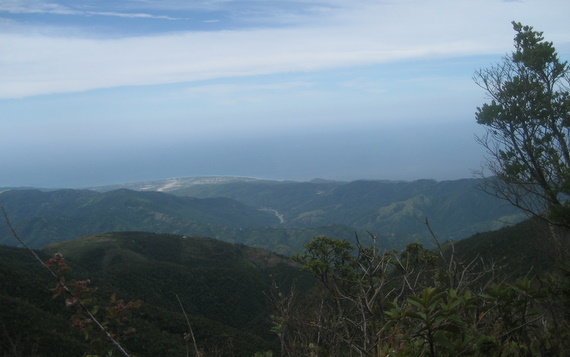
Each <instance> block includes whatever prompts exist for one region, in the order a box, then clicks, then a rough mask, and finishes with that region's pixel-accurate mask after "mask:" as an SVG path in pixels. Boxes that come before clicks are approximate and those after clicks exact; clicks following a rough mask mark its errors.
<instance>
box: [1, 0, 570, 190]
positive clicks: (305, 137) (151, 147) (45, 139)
mask: <svg viewBox="0 0 570 357" xmlns="http://www.w3.org/2000/svg"><path fill="white" fill-rule="evenodd" d="M569 13H570V1H567V0H520V1H514V0H511V1H505V0H249V1H241V0H205V1H202V0H193V1H182V0H112V1H111V0H85V1H83V0H67V1H57V0H54V1H47V0H46V1H44V0H0V163H1V167H0V187H18V186H32V187H45V188H62V187H68V188H82V187H90V186H99V185H106V184H117V183H125V182H137V181H147V180H158V179H165V178H172V177H192V176H216V175H230V176H247V177H257V178H265V179H277V180H295V181H307V180H311V179H313V178H324V179H333V180H356V179H388V180H416V179H426V178H432V179H436V180H454V179H460V178H469V177H472V176H473V174H472V172H473V170H478V169H480V168H481V164H482V162H483V161H484V156H485V152H484V150H483V149H482V148H481V147H480V146H479V145H478V144H477V143H476V140H475V137H476V135H480V134H481V133H482V132H483V129H482V128H481V127H479V126H478V125H477V124H476V122H475V111H476V108H477V106H480V105H482V104H483V103H484V102H486V101H487V100H488V98H487V97H486V96H485V93H484V91H483V90H482V89H481V88H479V87H478V86H477V85H476V84H475V83H474V81H473V75H474V73H475V71H476V70H479V69H482V68H488V67H490V66H492V65H494V64H496V63H498V62H500V61H501V59H502V58H503V57H504V56H505V55H508V54H509V53H510V52H511V51H512V49H513V36H514V31H513V29H512V25H511V21H513V20H514V21H518V22H522V23H523V24H525V25H531V26H533V27H534V28H535V29H536V30H539V31H543V32H544V36H545V38H546V39H547V40H548V41H552V42H554V45H555V47H556V48H557V50H558V53H559V55H560V57H561V58H562V59H563V60H567V59H568V58H569V54H570V21H568V14H569Z"/></svg>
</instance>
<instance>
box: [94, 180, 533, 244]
mask: <svg viewBox="0 0 570 357" xmlns="http://www.w3.org/2000/svg"><path fill="white" fill-rule="evenodd" d="M479 183H480V180H477V179H461V180H451V181H435V180H417V181H411V182H408V181H385V180H357V181H351V182H344V181H327V180H313V181H310V182H292V181H270V180H255V179H251V178H237V177H229V178H223V177H222V178H215V177H214V178H188V179H169V180H164V181H154V182H152V183H148V184H145V183H136V184H130V185H126V187H128V188H132V189H141V190H160V191H162V192H169V193H172V194H175V195H180V196H191V197H198V198H208V197H210V198H211V197H227V198H231V199H234V200H236V201H239V202H242V203H244V204H247V205H249V206H251V207H256V208H271V209H274V210H276V211H278V212H279V214H281V215H282V217H283V219H284V221H285V222H284V224H283V225H284V226H286V227H296V228H297V227H318V226H322V225H326V224H331V223H334V224H342V225H346V226H349V227H353V228H354V229H355V230H369V231H371V232H375V233H396V234H407V235H416V237H421V236H424V237H425V235H426V233H427V232H426V230H425V226H424V225H423V223H422V221H423V220H424V219H425V218H426V217H428V218H429V219H430V221H431V222H432V224H433V227H434V228H435V229H436V230H437V231H438V233H439V234H440V235H441V236H442V237H443V238H445V239H448V238H454V239H462V238H466V237H468V236H470V235H472V234H474V233H477V232H484V231H489V230H493V229H498V228H500V227H503V226H505V225H507V224H512V223H515V222H518V221H520V220H522V219H524V218H525V217H524V215H522V214H521V213H520V211H518V210H516V209H515V208H513V207H512V206H510V205H508V204H507V203H505V202H504V201H502V200H499V199H497V198H495V197H492V196H490V195H488V194H487V193H484V192H482V191H481V190H480V189H479V188H478V187H477V185H478V184H479ZM113 187H114V186H113ZM98 190H105V188H103V187H100V188H98Z"/></svg>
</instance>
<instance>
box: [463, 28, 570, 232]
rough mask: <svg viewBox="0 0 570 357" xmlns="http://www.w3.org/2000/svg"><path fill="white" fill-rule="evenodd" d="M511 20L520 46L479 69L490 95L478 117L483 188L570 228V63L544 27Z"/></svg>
mask: <svg viewBox="0 0 570 357" xmlns="http://www.w3.org/2000/svg"><path fill="white" fill-rule="evenodd" d="M513 28H514V30H515V31H516V36H515V37H514V46H515V51H514V52H512V54H511V55H510V56H507V57H505V58H504V59H503V61H502V63H499V64H497V65H496V66H493V67H491V68H488V69H482V70H479V71H477V72H476V73H475V76H474V80H475V82H476V83H477V84H478V85H479V86H480V87H481V88H483V89H484V90H485V91H486V93H487V95H488V96H489V98H490V103H485V104H483V106H482V107H478V108H477V112H476V119H477V123H479V124H481V125H483V126H485V127H486V129H487V130H486V134H485V135H483V136H482V137H478V138H477V139H478V142H479V143H480V144H482V145H483V146H484V147H485V149H486V150H487V153H488V157H487V161H486V165H485V169H486V170H488V171H487V172H489V173H490V174H491V175H490V177H489V176H487V174H486V173H485V172H484V171H483V170H482V171H480V172H478V174H479V175H480V176H481V177H483V178H484V180H483V183H484V184H483V189H484V190H485V191H487V192H489V193H491V194H493V195H495V196H497V197H499V198H502V199H505V200H507V201H508V202H510V203H511V204H513V205H514V206H516V207H518V208H520V209H522V210H523V211H525V212H526V213H528V214H530V215H532V216H538V217H540V218H542V219H545V220H547V221H548V222H549V223H551V224H554V225H557V226H563V227H567V228H570V201H569V197H570V137H569V135H570V94H569V92H568V90H569V87H570V68H569V67H568V63H567V62H562V61H561V60H560V59H559V58H558V54H557V53H556V49H555V48H554V46H553V44H552V42H547V41H545V40H544V38H543V36H542V35H543V33H542V32H537V31H534V30H533V28H532V27H530V26H523V25H522V24H520V23H517V22H513Z"/></svg>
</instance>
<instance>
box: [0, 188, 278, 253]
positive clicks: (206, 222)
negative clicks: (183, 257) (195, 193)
mask: <svg viewBox="0 0 570 357" xmlns="http://www.w3.org/2000/svg"><path fill="white" fill-rule="evenodd" d="M0 206H3V207H4V208H5V210H6V212H7V213H8V215H9V217H10V221H11V222H12V224H13V226H14V227H15V228H16V230H17V231H18V232H19V233H20V234H21V235H22V236H25V237H26V239H27V240H28V244H29V245H30V246H33V247H41V246H45V245H47V244H49V243H53V242H57V241H64V240H70V239H75V238H77V237H80V236H83V235H88V234H94V233H99V232H113V231H133V230H134V231H148V232H156V233H179V234H189V235H190V234H194V235H202V233H207V230H208V228H209V227H213V228H212V229H214V227H229V228H232V227H234V228H236V227H240V228H242V227H265V226H272V225H275V224H278V223H279V220H278V219H277V218H276V217H275V215H274V214H272V213H270V212H264V211H260V210H258V209H254V208H251V207H248V206H246V205H244V204H242V203H239V202H236V201H233V200H231V199H227V198H207V199H196V198H190V197H177V196H173V195H169V194H165V193H160V192H137V191H131V190H125V189H122V190H116V191H111V192H106V193H97V192H94V191H88V190H56V191H50V192H42V191H39V190H8V191H4V192H2V193H0ZM214 230H215V229H214ZM0 243H2V244H8V245H13V244H14V240H13V238H12V237H11V235H10V232H9V230H8V228H7V226H6V225H0Z"/></svg>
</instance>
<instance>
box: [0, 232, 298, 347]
mask: <svg viewBox="0 0 570 357" xmlns="http://www.w3.org/2000/svg"><path fill="white" fill-rule="evenodd" d="M37 253H38V254H39V255H40V257H41V258H42V259H43V260H44V262H45V261H47V260H48V259H49V258H50V257H53V256H54V253H59V254H61V255H62V256H63V257H64V258H65V260H66V263H67V264H68V265H69V266H70V267H71V268H72V269H73V271H72V272H63V273H61V274H62V275H63V276H64V277H65V278H66V281H68V282H70V281H72V279H77V280H81V281H83V280H85V279H89V281H90V282H89V286H90V287H94V288H97V290H96V291H95V292H93V293H92V294H93V296H92V297H90V298H87V297H86V298H85V301H86V303H88V304H89V306H90V307H92V306H95V305H96V304H100V305H101V306H105V305H107V304H109V301H108V300H109V297H110V296H111V295H112V294H113V293H115V294H116V295H117V298H120V299H124V300H125V302H126V301H134V300H142V301H143V305H142V306H141V307H140V308H138V309H135V310H133V312H132V314H131V316H130V318H129V320H128V324H129V327H134V328H135V329H136V333H134V334H133V335H132V336H128V337H127V338H125V339H124V340H123V341H122V343H123V344H124V346H125V347H126V348H127V349H128V350H129V351H131V352H132V353H133V354H134V355H138V356H169V357H170V356H182V355H184V353H185V341H184V339H183V336H184V334H185V333H186V332H188V326H187V324H186V322H185V319H184V316H183V314H182V311H181V308H180V306H179V304H178V302H177V298H176V295H178V296H179V298H180V300H181V301H182V303H183V304H184V307H185V310H186V312H187V313H188V314H189V315H190V318H191V321H192V325H193V329H194V333H195V336H196V338H197V341H198V343H199V347H200V348H201V349H204V350H205V351H208V350H210V349H214V348H218V349H220V351H224V355H239V356H251V355H253V354H254V353H255V352H257V351H265V350H270V349H274V350H275V349H277V346H278V345H276V336H274V335H273V334H272V333H271V332H270V328H271V322H270V318H269V314H270V310H271V307H270V304H269V301H268V300H267V297H266V295H265V294H267V293H269V291H270V289H271V285H272V280H273V279H275V280H276V281H278V282H279V284H285V285H286V284H289V283H290V282H291V280H292V279H293V278H294V277H296V276H297V275H298V267H297V266H294V265H292V264H291V263H290V262H289V260H288V259H287V258H286V257H283V256H280V255H277V254H274V253H271V252H268V251H263V250H259V249H254V248H250V247H246V246H243V245H236V244H230V243H226V242H221V241H217V240H214V239H210V238H201V237H185V236H177V235H159V234H150V233H142V232H123V233H112V234H98V235H92V236H87V237H83V238H80V239H76V240H73V241H69V242H62V243H57V244H54V245H52V246H49V247H46V248H44V249H41V250H38V251H37ZM0 258H1V259H0V277H2V279H0V306H2V308H1V309H0V321H4V327H3V329H4V331H3V333H2V334H0V351H6V352H8V351H10V352H14V350H13V346H12V344H14V345H15V346H16V348H17V351H19V352H21V353H22V355H32V350H33V349H34V348H36V349H37V351H38V353H39V355H52V356H55V355H60V356H64V355H65V356H83V355H84V353H85V352H86V351H88V346H87V344H86V341H85V337H84V336H83V335H82V334H81V333H79V332H78V331H74V330H73V329H72V328H71V326H70V323H69V319H70V317H71V315H72V314H73V309H69V308H67V309H66V307H65V304H64V300H65V299H64V297H62V296H58V297H56V298H53V299H52V295H54V291H53V290H52V288H53V287H54V286H56V281H55V280H54V279H53V277H51V276H50V274H49V272H47V271H46V270H45V269H44V268H42V266H41V265H39V264H38V262H37V261H35V260H34V257H33V256H32V255H31V254H30V252H28V251H27V250H26V249H23V248H15V247H6V246H1V245H0ZM92 300H93V301H92ZM100 310H101V311H102V310H103V309H102V308H101V309H100ZM101 314H102V312H99V313H98V315H97V316H98V318H101V319H104V315H101ZM111 326H112V325H111ZM111 328H112V327H111ZM108 348H109V349H110V347H108Z"/></svg>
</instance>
